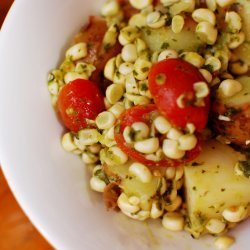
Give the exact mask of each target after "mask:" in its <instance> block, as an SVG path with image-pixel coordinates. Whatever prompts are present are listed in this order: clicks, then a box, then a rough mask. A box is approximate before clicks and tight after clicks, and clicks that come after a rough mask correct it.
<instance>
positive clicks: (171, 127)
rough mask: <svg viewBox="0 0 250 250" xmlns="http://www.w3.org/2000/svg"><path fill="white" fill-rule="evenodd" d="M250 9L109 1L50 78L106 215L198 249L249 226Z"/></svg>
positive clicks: (162, 0)
mask: <svg viewBox="0 0 250 250" xmlns="http://www.w3.org/2000/svg"><path fill="white" fill-rule="evenodd" d="M249 10H250V3H249V1H247V0H236V1H234V0H206V1H205V0H200V1H195V0H154V1H153V0H129V1H128V0H109V1H107V2H106V3H105V4H104V5H103V7H102V9H101V11H100V16H90V17H89V23H88V24H87V25H85V26H84V27H83V28H82V29H81V30H80V32H79V33H78V34H76V36H75V37H74V38H73V41H72V46H70V48H68V49H67V51H66V52H65V58H64V60H63V61H62V62H61V64H60V65H59V67H58V68H56V69H53V70H52V71H51V72H50V73H49V76H48V89H49V92H50V95H51V101H52V105H53V107H54V108H55V110H56V112H57V113H58V115H59V117H60V119H61V121H62V123H63V124H64V126H65V127H66V128H67V131H66V133H64V135H63V136H62V139H61V142H62V146H63V148H64V149H65V150H66V151H68V152H71V153H73V154H76V155H78V156H80V157H81V159H82V160H83V162H84V163H85V164H84V166H85V167H87V168H88V169H89V170H90V172H91V175H92V176H91V178H90V182H89V183H90V187H91V189H93V190H94V191H96V192H99V193H101V194H102V196H103V201H104V204H105V206H106V207H107V208H108V209H111V210H116V211H120V212H122V213H123V214H125V215H126V216H128V217H130V218H132V219H134V220H139V221H144V220H148V219H153V220H161V222H162V226H163V227H164V228H165V229H166V230H170V231H182V230H185V231H187V232H188V233H189V234H191V236H192V237H193V238H199V237H201V236H203V235H205V234H211V235H214V236H216V240H215V244H216V247H217V248H218V249H226V248H227V247H229V246H230V245H232V244H233V242H234V241H235V239H234V238H233V237H231V236H229V235H228V232H229V231H230V229H232V228H234V227H235V226H237V225H238V224H239V223H240V222H241V221H244V220H246V219H247V218H248V217H249V215H250V192H249V190H250V179H249V176H250V165H249V164H250V162H249V147H250V76H249V65H250V58H249V56H250V47H249V41H250V37H249V34H250V28H249V20H248V15H249V13H250V11H249Z"/></svg>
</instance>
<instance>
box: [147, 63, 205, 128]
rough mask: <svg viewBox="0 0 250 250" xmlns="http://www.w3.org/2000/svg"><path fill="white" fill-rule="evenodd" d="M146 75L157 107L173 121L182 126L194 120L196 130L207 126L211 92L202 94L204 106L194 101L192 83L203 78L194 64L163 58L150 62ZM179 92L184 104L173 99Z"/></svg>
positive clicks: (175, 98)
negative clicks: (156, 61)
mask: <svg viewBox="0 0 250 250" xmlns="http://www.w3.org/2000/svg"><path fill="white" fill-rule="evenodd" d="M159 77H160V78H159ZM148 79H149V90H150V92H151V94H152V96H153V98H154V101H155V103H156V105H157V107H158V109H159V110H160V111H161V112H162V114H163V115H164V116H165V117H166V118H167V119H169V120H170V121H171V122H172V123H173V124H174V125H176V126H178V127H181V128H185V127H186V124H187V123H193V124H194V125H195V127H196V130H197V131H201V130H203V129H204V128H205V127H206V124H207V121H208V113H209V108H210V96H207V97H206V98H204V103H205V105H204V106H199V107H198V106H195V105H194V103H193V102H194V100H195V91H194V83H196V82H200V81H203V82H206V81H205V79H204V78H203V76H202V75H201V73H200V72H199V70H198V69H197V68H196V67H194V66H193V65H191V64H189V63H187V62H185V61H183V60H181V59H166V60H163V61H160V62H159V63H157V64H155V65H153V66H152V68H151V70H150V72H149V77H148ZM159 79H160V81H159ZM182 94H184V95H185V96H186V97H185V98H187V100H186V103H187V105H185V107H183V108H180V107H179V106H178V105H177V102H176V101H177V99H178V97H179V96H181V95H182ZM188 101H190V103H191V104H188Z"/></svg>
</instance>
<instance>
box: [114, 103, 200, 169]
mask: <svg viewBox="0 0 250 250" xmlns="http://www.w3.org/2000/svg"><path fill="white" fill-rule="evenodd" d="M157 114H159V111H158V110H157V107H156V105H154V104H149V105H141V106H135V107H132V108H130V109H128V110H126V111H125V112H124V113H123V114H122V115H121V116H120V118H119V120H120V126H119V127H118V129H116V130H115V140H116V142H117V145H118V147H119V148H120V149H121V150H122V151H123V152H124V153H126V154H127V155H128V156H129V157H130V158H131V159H133V160H135V161H138V162H140V163H142V164H144V165H146V166H149V167H171V166H174V167H177V166H179V165H181V164H183V163H186V162H190V161H192V160H194V159H195V158H196V157H197V156H198V155H199V154H200V152H201V146H200V140H199V141H198V143H197V145H196V147H195V148H194V149H192V150H190V151H187V152H186V155H185V157H184V158H183V159H181V160H172V159H169V158H167V157H165V158H164V159H162V160H161V161H158V162H155V161H152V160H148V159H146V156H145V155H144V154H142V153H140V152H138V151H136V150H135V149H134V148H133V147H131V146H130V145H129V144H128V143H126V141H125V139H124V137H123V131H124V129H125V127H127V126H131V125H132V124H133V123H134V122H144V123H146V124H148V125H149V126H150V125H151V123H152V118H153V117H155V116H156V115H157Z"/></svg>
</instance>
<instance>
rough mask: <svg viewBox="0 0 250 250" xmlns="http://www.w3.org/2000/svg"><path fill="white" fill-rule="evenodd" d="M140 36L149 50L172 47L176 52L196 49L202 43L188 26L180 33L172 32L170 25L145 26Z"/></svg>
mask: <svg viewBox="0 0 250 250" xmlns="http://www.w3.org/2000/svg"><path fill="white" fill-rule="evenodd" d="M142 37H143V40H144V41H145V42H146V43H147V45H148V47H149V48H150V50H151V51H157V50H162V49H174V50H176V51H177V52H180V51H197V50H198V49H199V48H200V47H201V46H202V45H203V43H202V42H201V41H200V40H199V39H198V38H197V36H196V35H195V32H194V31H193V30H189V29H188V28H185V29H183V30H182V31H181V32H180V33H174V32H173V31H172V29H171V28H170V27H162V28H159V29H150V28H145V29H143V33H142ZM187 41H188V42H187Z"/></svg>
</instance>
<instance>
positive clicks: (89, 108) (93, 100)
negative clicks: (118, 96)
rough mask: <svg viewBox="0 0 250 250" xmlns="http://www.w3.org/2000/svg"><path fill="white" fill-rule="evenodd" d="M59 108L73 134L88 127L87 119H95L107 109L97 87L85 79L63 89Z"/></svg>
mask: <svg viewBox="0 0 250 250" xmlns="http://www.w3.org/2000/svg"><path fill="white" fill-rule="evenodd" d="M57 107H58V111H59V114H60V116H61V118H62V120H63V123H64V125H65V126H66V127H67V128H68V129H70V130H71V131H73V132H77V131H79V130H80V129H82V128H86V127H88V124H87V122H86V119H95V118H96V116H97V115H98V114H99V113H100V112H102V111H103V110H104V109H105V106H104V102H103V96H102V94H101V91H100V90H99V88H98V87H97V85H96V84H95V83H93V82H91V81H88V80H84V79H77V80H74V81H72V82H70V83H68V84H67V85H65V86H64V87H63V88H62V90H61V91H60V94H59V97H58V103H57Z"/></svg>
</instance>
